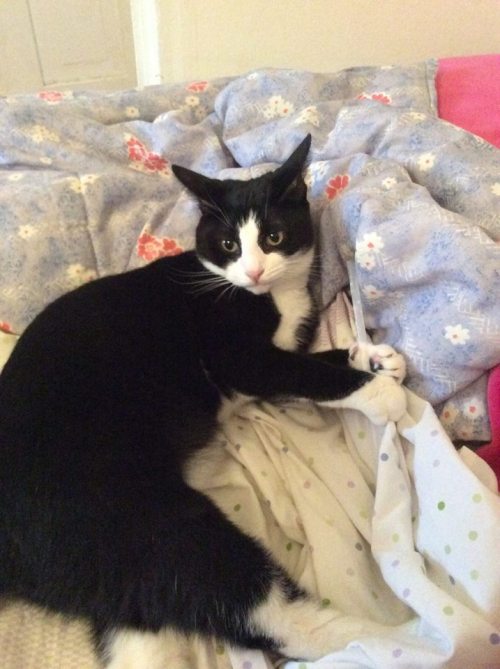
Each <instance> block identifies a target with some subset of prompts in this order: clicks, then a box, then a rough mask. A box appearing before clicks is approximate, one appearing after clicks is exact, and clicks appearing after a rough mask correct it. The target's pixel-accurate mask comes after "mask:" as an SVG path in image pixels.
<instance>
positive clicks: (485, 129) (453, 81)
mask: <svg viewBox="0 0 500 669" xmlns="http://www.w3.org/2000/svg"><path fill="white" fill-rule="evenodd" d="M436 88H437V94H438V112H439V116H440V117H441V118H442V119H445V120H446V121H450V123H454V124H455V125H458V126H460V127H461V128H464V129H465V130H469V131H470V132H473V133H474V134H476V135H479V137H482V138H483V139H486V140H487V141H488V142H490V143H491V144H494V145H495V146H498V147H499V148H500V54H499V55H491V56H465V57H459V58H443V59H441V60H439V65H438V71H437V76H436Z"/></svg>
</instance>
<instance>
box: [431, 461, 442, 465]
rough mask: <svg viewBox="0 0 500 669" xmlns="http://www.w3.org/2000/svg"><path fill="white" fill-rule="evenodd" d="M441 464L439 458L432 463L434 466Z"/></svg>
mask: <svg viewBox="0 0 500 669" xmlns="http://www.w3.org/2000/svg"><path fill="white" fill-rule="evenodd" d="M440 464H441V463H440V462H439V460H434V462H433V463H432V466H433V467H439V465H440Z"/></svg>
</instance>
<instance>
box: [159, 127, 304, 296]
mask: <svg viewBox="0 0 500 669" xmlns="http://www.w3.org/2000/svg"><path fill="white" fill-rule="evenodd" d="M310 145H311V136H310V135H308V136H307V137H306V138H305V139H304V140H303V141H302V143H301V144H300V145H299V146H298V147H297V148H296V149H295V151H294V152H293V153H292V155H291V156H290V157H289V158H288V160H286V161H285V163H283V165H281V167H279V168H278V169H276V170H274V171H273V172H268V173H267V174H263V175H262V176H259V177H256V178H253V179H250V180H248V181H238V180H234V179H227V180H224V181H221V180H218V179H210V178H209V177H206V176H203V175H201V174H198V173H196V172H193V171H191V170H188V169H186V168H184V167H179V166H178V165H172V170H173V172H174V174H175V175H176V177H177V178H178V179H179V181H181V182H182V183H183V184H184V186H186V187H187V188H188V189H189V190H190V191H191V193H193V194H194V195H195V196H196V198H197V200H198V203H199V207H200V211H201V217H200V221H199V223H198V227H197V229H196V251H197V254H198V257H199V258H200V260H201V262H202V263H203V264H204V265H205V267H207V268H208V269H209V270H210V271H212V272H214V273H215V274H218V275H219V276H222V277H224V278H225V279H227V281H229V282H230V283H232V284H233V285H235V286H239V287H241V288H246V289H247V290H249V291H250V292H252V293H254V294H257V295H259V294H262V293H266V292H269V291H270V290H272V289H273V288H276V287H279V286H286V285H297V284H298V283H301V284H302V285H305V283H307V280H308V276H309V272H310V267H311V263H312V260H313V255H314V250H313V246H314V232H313V225H312V222H311V216H310V212H309V203H308V201H307V187H306V185H305V183H304V179H303V176H302V172H303V169H304V163H305V160H306V158H307V154H308V152H309V147H310Z"/></svg>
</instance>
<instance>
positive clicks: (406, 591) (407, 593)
mask: <svg viewBox="0 0 500 669" xmlns="http://www.w3.org/2000/svg"><path fill="white" fill-rule="evenodd" d="M409 596H410V589H409V588H405V589H404V590H403V597H404V598H405V599H406V598H407V597H409Z"/></svg>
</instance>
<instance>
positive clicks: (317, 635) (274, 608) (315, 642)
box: [250, 586, 361, 660]
mask: <svg viewBox="0 0 500 669" xmlns="http://www.w3.org/2000/svg"><path fill="white" fill-rule="evenodd" d="M250 621H251V626H252V628H253V630H254V631H255V632H256V633H259V634H265V635H266V636H269V637H271V638H272V639H275V640H276V641H278V642H279V643H280V644H281V647H280V652H281V653H283V655H285V656H287V657H292V658H299V659H302V660H317V659H319V658H321V657H323V656H325V655H327V654H328V653H331V652H333V651H334V650H337V649H338V648H342V647H344V645H345V644H346V643H348V642H349V641H350V640H351V638H352V636H353V635H354V634H355V632H356V631H359V629H360V628H361V621H358V620H356V619H355V618H351V617H349V616H343V615H342V614H340V613H339V612H338V611H334V610H332V609H326V608H322V607H321V606H320V604H319V603H317V602H315V601H313V600H309V599H307V600H296V601H294V602H289V601H287V600H286V597H285V596H284V594H283V593H282V592H281V590H280V589H279V588H278V586H273V588H272V590H271V592H270V594H269V596H268V597H267V598H266V601H265V602H264V603H263V604H261V605H260V606H259V607H257V608H256V609H255V610H254V611H253V612H252V614H251V616H250ZM350 635H352V636H350Z"/></svg>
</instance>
